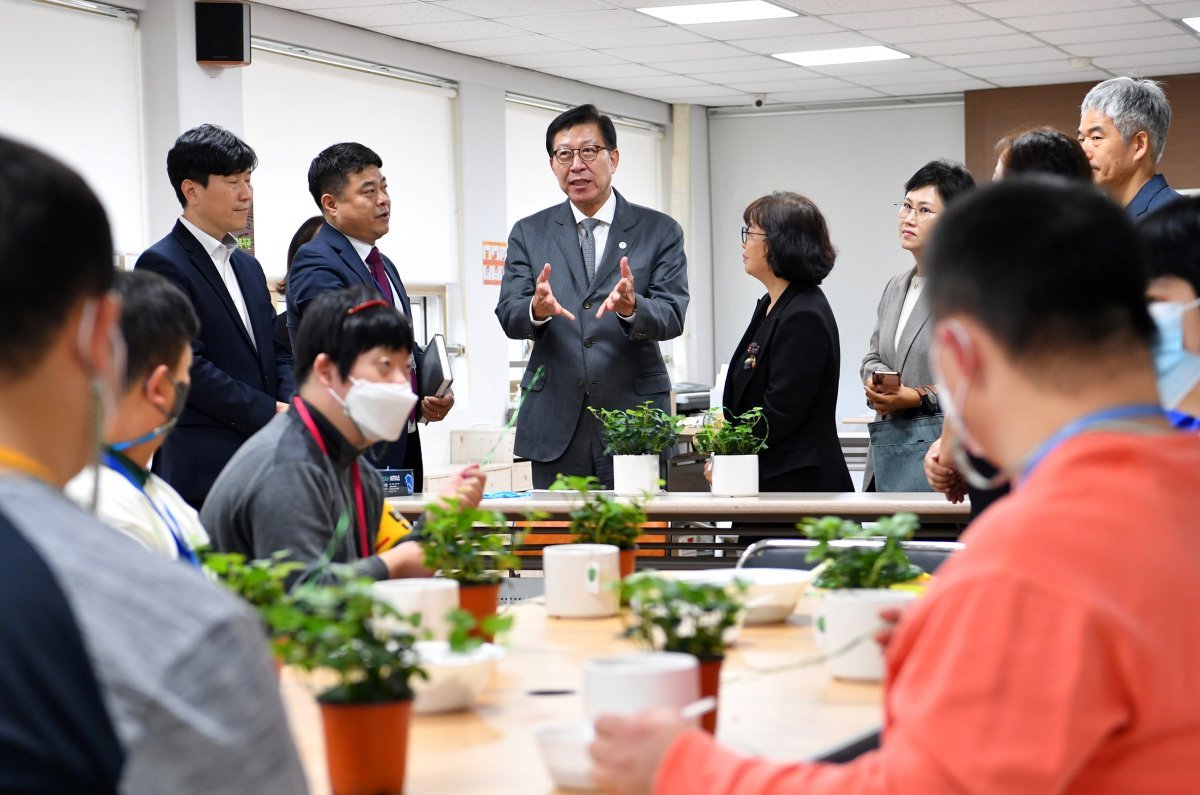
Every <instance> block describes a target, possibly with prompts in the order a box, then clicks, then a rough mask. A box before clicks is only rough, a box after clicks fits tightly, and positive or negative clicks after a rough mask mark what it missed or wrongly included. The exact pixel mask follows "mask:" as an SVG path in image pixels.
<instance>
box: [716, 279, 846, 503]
mask: <svg viewBox="0 0 1200 795" xmlns="http://www.w3.org/2000/svg"><path fill="white" fill-rule="evenodd" d="M770 302H771V299H770V296H768V295H764V296H763V297H762V298H761V299H760V300H759V302H758V305H757V306H756V307H755V308H754V316H753V317H752V318H751V320H750V326H749V328H748V329H747V330H746V333H745V334H744V335H742V339H741V341H740V342H739V343H738V346H737V348H736V349H735V350H734V352H733V359H732V361H731V362H730V363H729V375H728V377H727V378H726V379H725V394H724V396H723V398H722V399H723V401H724V404H725V409H726V412H727V414H729V415H739V414H742V413H744V412H746V411H749V410H750V409H752V408H754V407H755V406H761V407H762V409H763V413H764V414H765V415H766V418H767V425H768V429H767V448H766V449H765V450H763V451H762V452H760V453H759V454H758V480H759V488H760V490H762V491H853V490H854V484H853V482H852V481H851V480H850V471H849V470H848V469H847V468H846V458H845V456H844V455H843V454H842V445H841V442H839V441H838V434H837V419H836V417H835V409H836V407H837V394H838V375H839V369H840V365H841V348H840V344H839V341H838V329H837V322H836V321H835V320H834V319H833V310H832V309H830V308H829V302H828V301H826V300H825V294H824V293H823V292H821V288H820V287H817V286H815V285H813V286H809V287H798V286H796V285H789V286H788V288H787V289H786V290H784V291H783V293H782V294H781V295H780V296H779V299H778V300H777V301H776V303H775V308H774V309H772V310H771V313H770V314H767V307H768V306H769V305H770ZM752 344H756V345H757V350H756V352H754V353H753V354H751V352H750V349H751V345H752ZM751 356H753V360H751Z"/></svg>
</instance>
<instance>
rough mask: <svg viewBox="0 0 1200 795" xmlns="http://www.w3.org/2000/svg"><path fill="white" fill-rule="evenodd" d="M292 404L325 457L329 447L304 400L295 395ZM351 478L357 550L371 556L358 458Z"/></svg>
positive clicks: (352, 469)
mask: <svg viewBox="0 0 1200 795" xmlns="http://www.w3.org/2000/svg"><path fill="white" fill-rule="evenodd" d="M292 404H293V405H294V406H295V407H296V413H297V414H299V415H300V421H301V422H303V423H304V425H305V427H306V428H308V432H309V433H311V434H312V437H313V439H315V440H316V441H317V447H320V448H321V452H322V453H324V454H325V457H326V458H328V457H329V449H328V448H327V447H326V446H325V439H323V438H322V437H321V431H320V429H319V428H317V424H316V423H315V422H313V418H312V415H311V414H309V412H308V407H307V406H305V405H304V401H303V400H301V399H300V398H299V396H297V397H296V398H295V399H294V400H293V401H292ZM351 480H352V481H353V483H354V502H355V506H356V507H357V508H358V550H359V555H360V556H362V557H364V558H366V557H370V556H371V547H370V546H369V545H368V543H367V504H366V499H365V498H364V497H363V487H362V473H361V472H359V470H358V460H357V459H355V461H354V464H353V466H352V467H351Z"/></svg>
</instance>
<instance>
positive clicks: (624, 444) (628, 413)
mask: <svg viewBox="0 0 1200 795" xmlns="http://www.w3.org/2000/svg"><path fill="white" fill-rule="evenodd" d="M588 410H589V411H590V412H592V414H594V415H596V418H597V419H598V420H600V424H601V426H602V427H601V430H600V436H601V438H603V439H604V452H605V453H607V454H608V455H657V454H658V453H661V452H662V451H663V450H666V449H667V448H668V447H670V446H671V445H673V444H675V440H676V439H678V438H679V431H680V429H682V428H683V417H678V416H675V415H674V414H668V413H667V412H665V411H663V410H662V409H660V408H655V406H654V402H653V401H650V400H647V401H646V402H645V403H643V404H641V405H640V406H634V407H633V408H631V409H597V408H596V407H595V406H589V407H588Z"/></svg>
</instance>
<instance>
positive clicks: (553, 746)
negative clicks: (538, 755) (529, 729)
mask: <svg viewBox="0 0 1200 795" xmlns="http://www.w3.org/2000/svg"><path fill="white" fill-rule="evenodd" d="M533 736H534V737H535V738H537V743H538V748H540V749H541V751H542V758H543V759H545V760H546V768H547V769H548V770H549V771H550V778H552V779H554V783H555V784H557V785H558V786H559V787H562V788H563V789H574V790H588V791H592V790H596V789H599V788H598V787H597V786H596V782H594V781H592V773H591V770H592V759H591V757H590V756H588V746H589V745H591V743H592V739H593V738H594V736H595V735H594V734H593V732H592V724H590V723H588V722H586V721H581V720H569V721H555V722H553V723H541V724H538V725H537V726H534V727H533Z"/></svg>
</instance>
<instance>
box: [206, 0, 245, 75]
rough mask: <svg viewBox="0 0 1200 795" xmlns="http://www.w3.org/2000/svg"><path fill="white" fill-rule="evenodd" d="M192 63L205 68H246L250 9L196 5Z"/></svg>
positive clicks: (212, 4) (209, 4) (235, 6)
mask: <svg viewBox="0 0 1200 795" xmlns="http://www.w3.org/2000/svg"><path fill="white" fill-rule="evenodd" d="M196 62H197V63H201V64H204V65H205V66H249V65H250V6H249V5H248V4H246V3H219V2H218V3H196Z"/></svg>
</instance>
